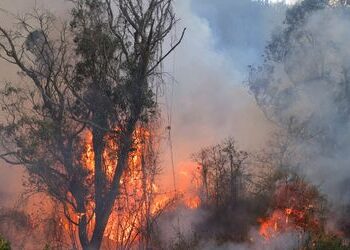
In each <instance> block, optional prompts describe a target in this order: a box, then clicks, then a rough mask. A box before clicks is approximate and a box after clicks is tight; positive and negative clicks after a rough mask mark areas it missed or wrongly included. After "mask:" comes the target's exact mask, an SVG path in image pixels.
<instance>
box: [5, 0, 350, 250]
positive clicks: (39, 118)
mask: <svg viewBox="0 0 350 250" xmlns="http://www.w3.org/2000/svg"><path fill="white" fill-rule="evenodd" d="M72 4H73V5H72V6H73V7H72V11H71V16H70V17H71V19H70V23H69V25H68V24H60V23H59V22H58V21H57V19H55V18H54V16H53V15H52V14H50V13H48V12H41V11H40V10H37V9H36V10H35V11H34V13H32V14H28V16H24V17H18V19H17V21H18V22H17V23H18V25H17V26H16V30H9V29H5V28H3V27H1V26H0V58H1V59H2V60H4V61H5V62H7V63H9V64H11V65H15V66H17V69H18V70H19V71H20V74H19V75H20V80H21V84H13V83H6V84H5V86H4V87H3V89H2V92H1V94H2V96H1V98H0V104H1V108H2V111H3V112H2V114H1V115H2V116H3V117H2V118H1V122H2V123H1V126H0V146H1V152H0V158H1V159H2V160H3V161H4V162H6V163H7V164H11V165H20V166H22V167H24V169H25V170H26V176H25V177H26V181H25V187H26V192H25V193H24V194H23V196H22V197H21V199H20V200H19V201H18V203H17V204H16V206H15V208H13V209H8V208H2V207H0V233H1V237H0V249H1V250H8V249H11V246H12V248H13V249H29V250H30V249H33V250H37V249H45V250H48V249H83V250H98V249H123V250H124V249H125V250H126V249H145V250H149V249H152V250H153V249H154V250H158V249H160V250H161V249H172V250H190V249H191V250H192V249H193V250H195V249H222V248H223V249H226V248H227V249H250V250H258V249H266V250H273V249H278V250H279V249H286V250H289V249H298V250H346V249H350V244H349V239H350V226H349V225H350V219H349V218H350V216H349V211H350V209H349V208H350V203H349V200H345V201H344V203H341V202H338V203H337V202H336V201H335V200H334V199H332V197H329V192H327V191H329V190H330V188H329V187H327V186H326V187H325V188H324V187H323V186H322V185H318V184H319V182H317V181H318V180H315V178H313V175H312V174H311V175H310V174H309V173H308V171H303V169H309V167H315V166H318V165H321V166H322V167H323V169H322V170H323V171H324V169H325V167H329V166H333V165H337V166H338V165H339V169H340V170H341V171H339V172H341V173H343V174H348V173H349V171H348V169H347V168H346V167H347V164H348V162H349V161H348V158H347V157H348V153H349V149H350V144H349V141H350V140H349V138H350V137H348V135H347V132H349V131H348V130H349V124H350V118H349V117H350V116H349V114H350V101H349V100H350V91H349V89H350V88H349V84H350V81H349V79H350V75H349V73H348V72H350V63H349V62H350V60H349V58H350V53H349V52H348V48H347V45H346V46H345V45H344V41H345V40H346V39H344V37H346V38H349V37H350V34H347V33H346V32H348V26H346V25H344V27H346V29H345V28H344V29H340V33H341V34H340V35H339V34H338V33H337V34H336V35H337V36H336V38H338V36H340V37H341V41H338V40H337V39H334V41H333V40H327V39H329V38H328V37H329V36H325V35H324V34H323V33H322V34H320V31H319V29H315V26H317V24H323V25H324V30H326V31H330V30H331V31H333V27H330V26H329V25H328V24H326V23H324V21H323V20H324V19H325V18H324V17H325V16H326V17H330V20H332V21H334V20H333V19H336V20H338V19H337V18H338V17H339V15H340V14H339V13H341V15H340V16H341V18H340V19H341V20H343V19H344V20H347V22H346V24H350V19H349V16H350V12H349V3H348V1H327V0H304V1H301V2H300V3H298V4H296V5H294V6H293V7H290V8H289V9H288V10H287V12H286V20H285V24H284V25H285V26H284V27H283V29H282V31H279V32H276V34H275V35H274V36H273V37H272V39H271V41H270V42H269V43H268V44H267V47H266V51H265V55H264V62H263V64H262V65H261V66H259V67H253V66H251V67H250V71H249V79H248V81H247V84H248V87H249V89H250V91H251V93H252V95H253V96H254V97H255V100H256V103H257V105H258V106H259V107H260V108H261V110H262V111H263V113H264V114H265V116H266V117H267V118H268V119H269V121H270V122H271V123H273V124H274V125H275V126H276V131H274V133H273V135H272V136H271V140H270V141H269V142H268V143H266V148H265V149H264V150H262V151H260V152H250V151H249V150H241V149H240V148H239V146H238V144H237V143H236V141H235V140H234V139H233V138H228V139H226V140H224V141H223V142H222V143H219V144H217V145H214V146H208V147H204V148H202V149H201V150H200V151H199V152H197V153H194V154H193V155H192V161H191V162H190V163H184V164H182V166H181V167H180V166H172V167H173V173H172V174H173V178H172V182H173V184H174V188H168V189H165V188H164V187H163V186H162V185H161V184H160V183H161V182H160V181H159V178H160V177H161V176H162V167H161V166H162V162H161V161H160V154H161V152H162V149H163V148H162V142H163V141H164V134H165V133H166V134H167V136H168V137H169V138H168V139H169V141H170V143H171V126H170V125H171V124H169V125H168V127H167V128H166V132H164V129H162V127H163V124H162V123H161V122H159V121H160V120H161V119H160V118H161V108H160V105H159V104H160V103H159V100H160V99H161V97H160V96H159V92H162V90H163V89H162V87H163V83H164V82H165V79H164V78H163V75H164V74H163V72H162V70H163V67H162V64H163V61H164V60H165V59H166V58H167V57H168V56H169V55H170V54H171V53H172V52H173V51H175V49H176V48H177V47H178V46H179V45H180V44H181V42H182V39H183V38H184V35H185V31H186V29H183V31H182V33H181V35H180V37H177V39H175V38H176V37H174V35H172V32H175V31H174V28H175V24H176V23H177V19H176V17H175V14H174V10H173V1H172V0H147V1H141V0H74V1H72ZM256 4H269V3H267V2H264V3H256ZM334 13H335V14H334ZM333 15H335V16H336V18H334V16H333ZM348 19H349V20H348ZM338 21H339V20H338ZM341 24H342V25H343V23H341ZM175 33H176V32H175ZM343 33H344V34H343ZM332 34H333V33H332ZM169 37H171V44H170V46H169V47H168V50H165V46H164V42H165V41H167V39H169ZM346 41H347V40H346ZM331 52H332V53H333V54H331ZM331 55H332V56H331ZM305 58H307V60H306V59H305ZM22 82H23V84H22ZM24 83H25V84H24ZM314 86H316V87H318V88H317V90H318V91H319V92H315V89H316V88H314ZM315 93H316V94H315ZM317 94H319V95H317ZM310 100H311V101H310ZM320 107H321V109H322V110H320ZM305 110H306V111H305ZM329 110H331V111H329ZM169 120H170V119H169ZM349 134H350V133H349ZM344 138H345V139H344ZM170 148H171V151H172V145H171V146H170ZM171 153H172V152H171ZM191 153H193V152H188V154H191ZM171 157H172V158H173V155H171ZM329 162H331V164H332V165H327V164H330V163H329ZM344 162H345V163H344ZM170 165H174V161H173V159H171V164H170ZM344 169H345V170H344ZM340 175H341V174H340ZM316 176H317V175H316ZM337 178H338V179H337V180H341V181H339V182H338V181H337V183H336V185H335V189H336V190H345V189H349V186H350V185H349V183H350V182H349V180H350V177H348V176H345V177H344V178H343V176H341V177H339V176H338V175H337ZM339 187H341V188H340V189H339ZM344 187H345V188H344ZM28 236H30V237H28ZM2 237H4V238H6V239H9V240H10V241H11V242H8V241H7V240H5V239H3V238H2ZM10 245H11V246H10Z"/></svg>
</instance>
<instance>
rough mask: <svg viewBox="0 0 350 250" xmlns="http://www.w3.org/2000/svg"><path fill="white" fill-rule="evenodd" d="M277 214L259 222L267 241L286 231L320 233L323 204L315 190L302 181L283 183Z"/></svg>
mask: <svg viewBox="0 0 350 250" xmlns="http://www.w3.org/2000/svg"><path fill="white" fill-rule="evenodd" d="M273 201H274V207H275V210H274V211H273V212H272V213H271V214H270V216H269V217H267V218H264V219H259V223H260V230H259V233H260V235H261V236H263V237H264V238H266V239H270V238H272V237H274V236H277V235H278V234H280V233H284V232H286V231H299V232H303V231H308V232H311V231H315V232H317V231H319V229H320V227H321V223H320V217H319V215H320V213H322V200H320V199H319V196H318V193H317V192H316V191H315V188H314V187H313V186H311V185H308V184H307V183H305V182H304V181H302V180H296V181H291V182H287V183H280V184H279V185H278V186H277V189H276V192H275V194H274V199H273Z"/></svg>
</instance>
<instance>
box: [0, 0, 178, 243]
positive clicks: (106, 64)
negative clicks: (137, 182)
mask: <svg viewBox="0 0 350 250" xmlns="http://www.w3.org/2000/svg"><path fill="white" fill-rule="evenodd" d="M72 2H73V4H74V7H73V9H72V20H71V22H70V23H69V24H63V25H62V24H59V22H58V20H57V19H55V18H54V17H53V16H52V15H51V14H49V13H47V12H41V11H39V10H35V11H34V12H33V13H31V14H26V15H24V16H22V17H20V18H19V19H18V20H19V22H18V24H17V26H16V28H15V29H13V30H8V29H5V28H4V27H0V57H1V59H2V60H4V61H6V62H8V63H9V64H13V65H15V66H17V67H18V69H19V72H20V75H21V81H20V82H19V83H17V84H16V83H6V84H5V86H4V88H3V91H2V95H1V104H2V110H3V113H4V118H2V120H3V121H4V122H2V124H1V127H0V139H1V140H0V143H1V149H2V152H1V155H0V157H1V158H2V159H3V160H4V161H6V162H7V163H10V164H18V165H23V166H25V168H26V170H27V172H28V174H29V176H30V179H29V182H30V183H31V186H32V187H35V188H36V189H37V190H39V191H44V192H46V193H47V194H49V195H50V196H51V197H53V198H54V199H56V200H58V201H59V202H60V203H61V204H62V205H63V207H64V210H65V215H66V216H67V219H68V220H69V221H70V222H71V223H73V224H75V225H76V226H77V228H78V232H79V240H80V244H81V246H82V248H83V249H100V247H101V244H102V241H103V238H104V232H105V229H106V225H107V223H108V220H109V217H110V214H111V211H112V209H113V206H114V205H115V202H116V200H117V197H118V195H119V193H120V186H121V182H122V181H121V180H122V176H123V173H125V171H126V170H127V169H128V167H129V156H130V154H131V153H132V152H133V151H135V147H137V145H136V144H137V141H136V140H135V133H136V131H137V128H138V127H139V126H140V124H141V123H143V124H147V123H148V122H149V121H150V120H151V119H152V117H154V114H155V113H157V104H156V98H155V91H154V89H155V84H156V82H157V79H159V76H160V74H161V72H160V70H159V69H160V67H159V66H160V65H161V63H162V61H163V60H164V59H165V58H166V57H167V56H168V55H169V54H170V53H171V52H172V51H173V50H174V49H175V48H176V47H177V46H178V45H179V44H180V42H181V40H182V38H183V36H184V32H185V30H183V32H182V34H181V37H180V38H179V39H178V42H176V43H175V44H173V45H172V46H171V47H170V48H169V49H168V50H167V51H164V52H163V49H162V43H163V41H164V40H165V38H166V37H167V36H169V34H171V31H172V29H173V28H174V25H175V23H176V21H177V20H176V19H175V15H174V12H173V6H172V0H72ZM87 131H89V133H91V134H92V152H93V156H94V157H93V163H92V166H93V169H89V168H88V167H87V166H85V164H84V161H82V158H81V157H82V154H83V153H84V147H85V144H84V143H85V142H84V137H85V136H86V132H87ZM106 138H108V140H112V141H114V142H115V144H114V145H117V147H114V148H113V150H114V151H113V155H114V156H115V161H113V162H114V166H113V167H112V168H111V167H110V166H107V164H108V163H107V162H106V160H105V158H104V153H105V152H106V150H107V149H106V148H107V147H109V143H106ZM108 150H109V152H110V149H108ZM91 221H93V223H91ZM90 225H93V228H92V230H91V229H90V227H91V226H90Z"/></svg>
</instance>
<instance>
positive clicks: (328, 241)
mask: <svg viewBox="0 0 350 250" xmlns="http://www.w3.org/2000/svg"><path fill="white" fill-rule="evenodd" d="M306 249H307V250H329V249H332V250H349V249H350V246H346V245H344V243H343V240H342V239H341V238H339V237H338V236H336V235H332V234H321V235H317V236H315V237H311V240H310V242H308V243H307V246H306Z"/></svg>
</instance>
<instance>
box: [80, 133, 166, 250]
mask: <svg viewBox="0 0 350 250" xmlns="http://www.w3.org/2000/svg"><path fill="white" fill-rule="evenodd" d="M149 137H150V133H149V132H148V131H146V130H145V129H141V128H140V129H137V130H136V132H135V134H134V148H133V150H132V152H131V153H130V155H129V164H128V166H129V168H128V169H127V170H126V171H125V173H124V175H123V177H122V179H121V181H120V184H121V192H120V195H119V196H118V200H117V202H116V203H115V207H114V209H113V212H112V214H111V216H110V218H109V221H108V224H107V227H106V230H105V236H106V237H107V238H108V239H110V240H112V241H115V242H117V243H118V244H120V245H124V246H127V245H129V246H130V244H132V242H134V241H135V240H136V239H138V238H139V237H140V231H141V230H142V227H143V226H144V225H145V224H147V222H146V220H148V219H150V218H151V217H152V216H154V215H156V214H157V213H159V211H160V210H162V209H163V208H164V207H165V206H166V204H168V202H169V199H170V198H169V197H166V196H161V195H159V196H155V195H154V194H157V193H158V190H159V188H158V186H157V185H156V184H155V183H154V179H153V176H152V175H151V173H149V172H148V170H147V169H145V166H144V165H145V162H144V161H145V159H144V153H145V150H146V144H147V143H146V142H147V140H148V139H149ZM84 140H85V148H84V151H83V154H82V156H81V161H82V164H83V165H84V166H85V167H86V168H87V169H89V170H90V171H91V179H93V177H94V169H95V163H94V160H95V159H94V157H95V155H94V151H93V135H92V133H91V132H90V131H87V132H86V135H85V138H84ZM116 141H117V140H116V139H115V138H113V135H110V136H106V138H105V146H104V151H103V166H104V168H105V169H104V171H105V173H106V176H107V179H108V181H111V180H112V178H113V173H114V172H115V167H116V165H117V160H118V159H117V155H116V152H117V149H118V144H117V142H116ZM91 207H93V204H92V206H91ZM92 210H93V209H91V211H92ZM93 219H94V218H93ZM93 219H92V220H91V222H90V224H89V227H90V229H91V231H92V229H93V226H94V220H93Z"/></svg>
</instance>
